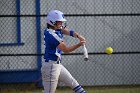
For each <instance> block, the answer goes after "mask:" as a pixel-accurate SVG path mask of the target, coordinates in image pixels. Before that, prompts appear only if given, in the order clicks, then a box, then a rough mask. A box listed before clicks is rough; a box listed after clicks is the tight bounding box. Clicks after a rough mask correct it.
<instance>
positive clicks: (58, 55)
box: [55, 48, 61, 59]
mask: <svg viewBox="0 0 140 93" xmlns="http://www.w3.org/2000/svg"><path fill="white" fill-rule="evenodd" d="M57 51H58V49H57V48H56V51H55V54H56V55H57V56H58V57H59V59H60V58H61V55H60V54H59V53H58V52H57Z"/></svg>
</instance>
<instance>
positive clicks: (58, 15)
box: [47, 10, 67, 26]
mask: <svg viewBox="0 0 140 93" xmlns="http://www.w3.org/2000/svg"><path fill="white" fill-rule="evenodd" d="M57 21H62V22H65V21H67V20H66V19H65V18H64V14H63V13H62V12H61V11H58V10H52V11H50V12H49V13H48V16H47V24H49V25H51V26H55V24H56V22H57Z"/></svg>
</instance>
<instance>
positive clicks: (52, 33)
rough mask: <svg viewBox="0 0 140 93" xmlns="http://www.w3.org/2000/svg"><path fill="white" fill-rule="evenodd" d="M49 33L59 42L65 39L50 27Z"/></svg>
mask: <svg viewBox="0 0 140 93" xmlns="http://www.w3.org/2000/svg"><path fill="white" fill-rule="evenodd" d="M48 31H49V33H50V34H51V35H52V36H53V37H54V38H55V39H56V40H58V41H59V42H62V41H63V40H62V39H61V38H60V37H59V36H58V35H57V34H56V33H55V30H52V29H48Z"/></svg>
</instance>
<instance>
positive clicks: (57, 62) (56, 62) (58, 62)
mask: <svg viewBox="0 0 140 93" xmlns="http://www.w3.org/2000/svg"><path fill="white" fill-rule="evenodd" d="M45 62H54V63H55V64H60V63H61V61H60V60H58V61H53V60H45Z"/></svg>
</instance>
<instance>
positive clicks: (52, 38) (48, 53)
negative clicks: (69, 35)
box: [44, 29, 63, 61]
mask: <svg viewBox="0 0 140 93" xmlns="http://www.w3.org/2000/svg"><path fill="white" fill-rule="evenodd" d="M44 41H45V43H44V45H45V55H44V59H45V61H49V60H53V61H58V59H60V60H61V54H62V51H61V50H60V49H59V48H57V46H58V45H59V44H60V43H61V42H62V41H63V34H62V31H61V30H56V31H55V30H52V29H45V30H44Z"/></svg>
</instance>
